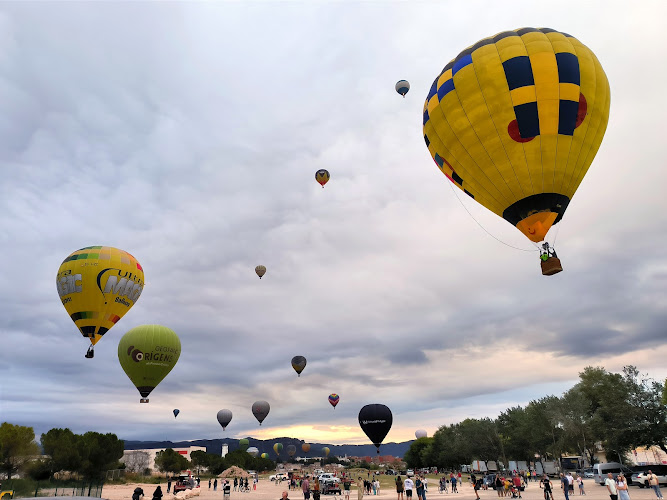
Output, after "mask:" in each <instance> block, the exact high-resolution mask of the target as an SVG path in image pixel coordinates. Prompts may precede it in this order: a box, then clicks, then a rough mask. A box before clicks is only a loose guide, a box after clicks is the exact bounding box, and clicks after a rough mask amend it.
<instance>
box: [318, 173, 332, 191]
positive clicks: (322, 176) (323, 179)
mask: <svg viewBox="0 0 667 500" xmlns="http://www.w3.org/2000/svg"><path fill="white" fill-rule="evenodd" d="M330 178H331V175H329V171H328V170H324V169H321V170H318V171H317V172H315V180H316V181H317V182H319V183H320V184H321V185H322V187H324V185H325V184H326V183H327V182H329V179H330Z"/></svg>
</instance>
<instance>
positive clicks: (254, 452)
mask: <svg viewBox="0 0 667 500" xmlns="http://www.w3.org/2000/svg"><path fill="white" fill-rule="evenodd" d="M248 455H250V456H251V457H256V456H257V455H259V450H258V449H257V448H255V447H254V446H251V447H250V448H248Z"/></svg>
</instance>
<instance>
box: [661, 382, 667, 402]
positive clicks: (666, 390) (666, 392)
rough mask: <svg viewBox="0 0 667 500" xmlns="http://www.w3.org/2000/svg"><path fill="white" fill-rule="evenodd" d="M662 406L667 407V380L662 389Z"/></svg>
mask: <svg viewBox="0 0 667 500" xmlns="http://www.w3.org/2000/svg"><path fill="white" fill-rule="evenodd" d="M662 404H663V405H665V406H667V378H666V379H665V385H664V386H663V388H662Z"/></svg>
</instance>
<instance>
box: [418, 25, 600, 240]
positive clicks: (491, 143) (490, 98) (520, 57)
mask: <svg viewBox="0 0 667 500" xmlns="http://www.w3.org/2000/svg"><path fill="white" fill-rule="evenodd" d="M609 100H610V93H609V82H608V81H607V76H606V75H605V73H604V71H603V69H602V66H601V65H600V63H599V61H598V60H597V58H596V57H595V54H593V52H591V50H590V49H588V48H587V47H586V46H585V45H583V44H582V43H581V42H579V40H577V39H576V38H574V37H572V36H571V35H568V34H566V33H560V32H558V31H555V30H553V29H548V28H540V29H536V28H522V29H519V30H516V31H505V32H502V33H499V34H497V35H495V36H493V37H490V38H485V39H483V40H480V41H479V42H477V43H476V44H475V45H473V46H472V47H469V48H467V49H465V50H464V51H463V52H461V53H460V54H459V55H458V56H456V58H454V59H453V60H452V61H450V62H449V63H448V64H447V65H446V66H445V68H444V69H443V70H442V71H441V72H440V74H439V75H438V76H437V78H436V79H435V81H434V82H433V86H432V87H431V90H430V92H429V93H428V97H427V98H426V103H425V105H424V140H425V141H426V145H427V147H428V149H429V152H430V153H431V156H432V157H433V159H434V160H435V162H436V164H437V165H438V167H439V168H440V170H442V172H443V173H444V174H445V175H446V176H447V177H449V179H450V180H452V181H453V182H454V183H455V184H456V185H457V186H458V187H459V188H461V189H462V190H463V191H465V193H466V194H468V195H469V196H471V197H472V198H474V199H475V200H476V201H477V202H479V203H480V204H481V205H483V206H485V207H486V208H488V209H489V210H491V211H492V212H494V213H496V214H497V215H499V216H500V217H503V218H504V219H506V220H507V221H508V222H510V223H511V224H513V225H515V226H516V227H517V229H519V230H520V231H521V232H522V233H523V234H524V235H525V236H526V237H527V238H528V239H530V240H531V241H533V242H540V241H543V240H544V239H545V237H546V234H547V232H548V231H549V228H550V227H551V226H552V225H553V224H556V223H557V222H559V221H560V220H561V218H562V217H563V214H564V213H565V209H566V208H567V206H568V204H569V203H570V200H571V199H572V196H573V195H574V193H575V191H576V190H577V187H578V186H579V184H580V183H581V180H582V179H583V177H584V175H585V174H586V171H587V170H588V167H589V166H590V164H591V162H592V161H593V158H594V156H595V154H596V153H597V151H598V148H599V147H600V143H601V142H602V137H603V135H604V132H605V130H606V128H607V121H608V118H609Z"/></svg>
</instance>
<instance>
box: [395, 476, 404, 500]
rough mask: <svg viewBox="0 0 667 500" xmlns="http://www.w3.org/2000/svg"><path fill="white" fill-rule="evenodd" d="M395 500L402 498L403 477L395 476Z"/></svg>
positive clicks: (401, 499)
mask: <svg viewBox="0 0 667 500" xmlns="http://www.w3.org/2000/svg"><path fill="white" fill-rule="evenodd" d="M396 500H403V479H401V476H396Z"/></svg>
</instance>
